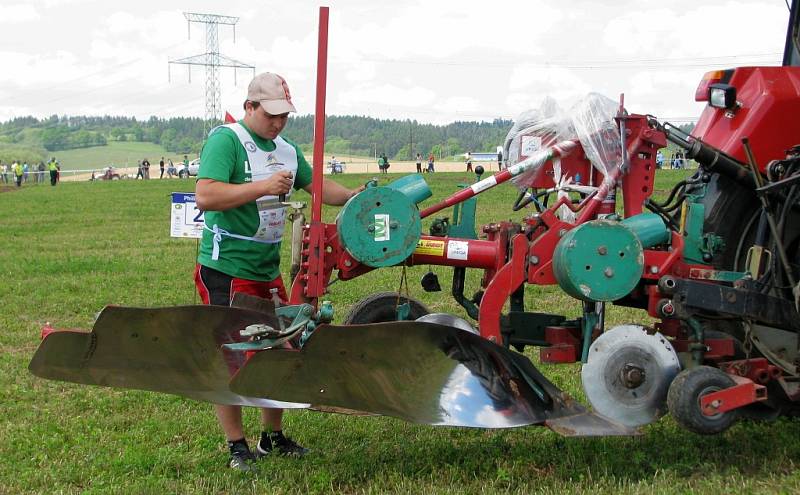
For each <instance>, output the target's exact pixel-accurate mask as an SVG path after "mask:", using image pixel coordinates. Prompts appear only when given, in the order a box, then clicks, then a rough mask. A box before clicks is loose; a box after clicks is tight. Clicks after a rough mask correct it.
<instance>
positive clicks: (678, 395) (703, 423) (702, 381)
mask: <svg viewBox="0 0 800 495" xmlns="http://www.w3.org/2000/svg"><path fill="white" fill-rule="evenodd" d="M733 385H735V382H734V381H733V379H732V378H731V377H729V376H728V375H726V374H725V372H723V371H721V370H719V369H717V368H712V367H710V366H697V367H695V368H689V369H686V370H683V371H681V372H680V373H679V374H678V376H676V377H675V380H673V381H672V384H671V385H670V387H669V392H668V393H667V407H668V408H669V412H670V414H671V415H672V417H673V418H674V419H675V421H677V422H678V424H679V425H681V426H682V427H684V428H686V429H687V430H689V431H691V432H694V433H698V434H700V435H715V434H717V433H722V432H723V431H725V430H727V429H728V428H730V426H731V425H733V423H734V422H735V421H736V419H737V417H738V411H736V410H735V409H734V410H733V411H728V412H725V413H722V414H720V415H718V416H705V415H704V414H703V412H702V411H701V410H700V396H701V395H700V394H701V393H702V392H703V390H705V389H707V388H709V387H716V388H718V389H720V390H721V389H724V388H728V387H731V386H733Z"/></svg>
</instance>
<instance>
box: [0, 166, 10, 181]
mask: <svg viewBox="0 0 800 495" xmlns="http://www.w3.org/2000/svg"><path fill="white" fill-rule="evenodd" d="M0 179H2V181H3V184H8V165H6V164H5V163H3V162H2V161H0Z"/></svg>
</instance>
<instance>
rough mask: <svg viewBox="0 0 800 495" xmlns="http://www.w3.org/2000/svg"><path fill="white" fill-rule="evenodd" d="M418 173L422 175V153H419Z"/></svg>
mask: <svg viewBox="0 0 800 495" xmlns="http://www.w3.org/2000/svg"><path fill="white" fill-rule="evenodd" d="M417 173H418V174H421V173H422V153H417Z"/></svg>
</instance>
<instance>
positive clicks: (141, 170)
mask: <svg viewBox="0 0 800 495" xmlns="http://www.w3.org/2000/svg"><path fill="white" fill-rule="evenodd" d="M139 177H141V178H142V180H144V161H141V162H139V168H138V169H137V170H136V179H139Z"/></svg>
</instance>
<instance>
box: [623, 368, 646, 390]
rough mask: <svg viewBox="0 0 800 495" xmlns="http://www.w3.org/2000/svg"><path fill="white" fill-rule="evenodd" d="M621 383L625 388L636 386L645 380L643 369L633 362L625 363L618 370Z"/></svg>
mask: <svg viewBox="0 0 800 495" xmlns="http://www.w3.org/2000/svg"><path fill="white" fill-rule="evenodd" d="M619 374H620V378H621V379H622V383H623V384H624V385H625V387H627V388H636V387H638V386H639V385H641V384H642V383H644V380H645V372H644V369H643V368H641V367H639V366H636V365H635V364H630V363H628V364H626V365H625V366H623V367H622V369H621V370H620V372H619Z"/></svg>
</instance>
